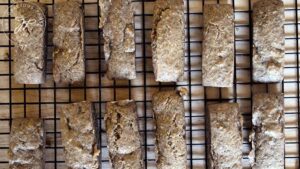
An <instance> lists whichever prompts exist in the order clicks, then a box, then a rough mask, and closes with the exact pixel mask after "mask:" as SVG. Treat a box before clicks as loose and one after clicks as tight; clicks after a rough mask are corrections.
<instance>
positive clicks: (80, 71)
mask: <svg viewBox="0 0 300 169" xmlns="http://www.w3.org/2000/svg"><path fill="white" fill-rule="evenodd" d="M53 45H54V52H53V77H54V81H55V82H56V83H63V84H80V83H82V82H83V81H84V78H85V64H84V60H85V58H84V57H85V53H84V52H85V49H84V15H83V9H82V7H81V4H80V3H78V2H76V1H66V2H59V3H56V4H55V6H54V25H53Z"/></svg>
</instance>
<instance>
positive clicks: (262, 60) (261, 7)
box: [252, 0, 285, 83]
mask: <svg viewBox="0 0 300 169" xmlns="http://www.w3.org/2000/svg"><path fill="white" fill-rule="evenodd" d="M284 41H285V35H284V4H283V2H282V1H281V0H260V1H257V2H256V3H254V5H253V58H252V61H253V63H252V65H253V74H252V76H253V80H254V81H256V82H262V83H268V82H280V81H282V80H283V76H284V73H283V69H284V52H285V47H284Z"/></svg>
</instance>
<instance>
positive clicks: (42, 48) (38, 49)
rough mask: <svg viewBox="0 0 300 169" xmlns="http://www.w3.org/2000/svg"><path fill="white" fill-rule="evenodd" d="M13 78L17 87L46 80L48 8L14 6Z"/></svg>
mask: <svg viewBox="0 0 300 169" xmlns="http://www.w3.org/2000/svg"><path fill="white" fill-rule="evenodd" d="M13 12H14V16H15V30H14V43H15V47H14V78H15V80H16V82H17V83H20V84H42V83H44V82H45V79H46V73H45V72H46V31H47V29H46V27H47V8H46V7H45V5H43V4H41V3H37V2H17V3H16V6H15V7H14V10H13Z"/></svg>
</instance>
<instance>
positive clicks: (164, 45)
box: [151, 0, 185, 82]
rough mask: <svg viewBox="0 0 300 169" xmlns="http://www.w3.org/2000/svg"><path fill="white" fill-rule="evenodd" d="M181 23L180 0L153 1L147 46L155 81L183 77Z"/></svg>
mask: <svg viewBox="0 0 300 169" xmlns="http://www.w3.org/2000/svg"><path fill="white" fill-rule="evenodd" d="M184 24H185V21H184V2H183V0H157V1H156V2H155V5H154V15H153V29H152V34H151V37H152V44H151V46H152V53H153V68H154V74H155V80H156V81H159V82H177V81H182V80H183V78H184V54H185V52H184V48H185V46H184V39H185V33H184V32H185V31H184Z"/></svg>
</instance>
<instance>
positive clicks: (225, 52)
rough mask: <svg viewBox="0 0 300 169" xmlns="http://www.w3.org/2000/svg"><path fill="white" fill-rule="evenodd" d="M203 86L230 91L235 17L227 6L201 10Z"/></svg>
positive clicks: (232, 70)
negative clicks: (202, 21) (228, 88)
mask: <svg viewBox="0 0 300 169" xmlns="http://www.w3.org/2000/svg"><path fill="white" fill-rule="evenodd" d="M203 32H204V33H203V58H202V73H203V74H202V80H203V86H211V87H232V85H233V73H234V17H233V9H232V6H231V5H228V4H222V5H221V4H208V5H205V6H204V30H203Z"/></svg>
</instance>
